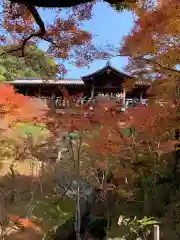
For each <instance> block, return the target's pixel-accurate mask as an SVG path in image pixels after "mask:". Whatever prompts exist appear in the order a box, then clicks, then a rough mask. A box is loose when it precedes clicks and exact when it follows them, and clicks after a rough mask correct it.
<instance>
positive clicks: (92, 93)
mask: <svg viewBox="0 0 180 240" xmlns="http://www.w3.org/2000/svg"><path fill="white" fill-rule="evenodd" d="M93 98H94V85H92V86H91V99H93Z"/></svg>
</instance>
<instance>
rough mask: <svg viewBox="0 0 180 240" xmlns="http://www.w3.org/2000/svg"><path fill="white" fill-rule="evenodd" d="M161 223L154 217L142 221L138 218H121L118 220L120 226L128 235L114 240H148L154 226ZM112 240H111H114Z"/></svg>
mask: <svg viewBox="0 0 180 240" xmlns="http://www.w3.org/2000/svg"><path fill="white" fill-rule="evenodd" d="M158 223H159V222H158V221H156V220H155V219H154V218H153V217H151V218H147V217H144V218H143V219H141V220H138V219H137V217H134V219H131V218H126V217H124V216H120V217H119V220H118V225H119V226H120V227H121V226H124V228H125V229H126V231H127V233H126V234H125V235H124V236H121V237H118V238H116V239H114V238H113V239H114V240H126V239H136V240H141V239H144V240H146V239H147V238H148V236H149V235H150V233H151V230H152V229H151V228H152V226H153V225H156V224H158ZM113 239H112V238H110V239H109V240H113Z"/></svg>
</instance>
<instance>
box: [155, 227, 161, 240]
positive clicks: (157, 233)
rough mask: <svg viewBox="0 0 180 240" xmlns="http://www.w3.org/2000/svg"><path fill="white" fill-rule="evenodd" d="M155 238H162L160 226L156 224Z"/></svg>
mask: <svg viewBox="0 0 180 240" xmlns="http://www.w3.org/2000/svg"><path fill="white" fill-rule="evenodd" d="M154 240H160V228H159V226H158V225H154Z"/></svg>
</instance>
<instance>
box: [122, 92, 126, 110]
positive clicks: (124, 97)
mask: <svg viewBox="0 0 180 240" xmlns="http://www.w3.org/2000/svg"><path fill="white" fill-rule="evenodd" d="M123 106H124V107H125V106H126V89H125V88H124V89H123Z"/></svg>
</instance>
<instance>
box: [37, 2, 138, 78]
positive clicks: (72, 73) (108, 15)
mask: <svg viewBox="0 0 180 240" xmlns="http://www.w3.org/2000/svg"><path fill="white" fill-rule="evenodd" d="M47 16H48V20H50V19H51V17H53V14H52V13H51V12H49V11H48V14H44V17H43V18H45V20H47ZM132 27H133V15H132V13H131V12H127V11H124V12H122V13H119V12H117V11H115V10H114V9H112V8H111V7H110V6H109V5H108V4H107V3H102V2H99V3H97V4H96V5H95V6H94V8H93V17H92V19H90V20H89V21H86V22H85V23H84V24H83V25H82V28H83V29H85V30H87V31H89V32H91V33H92V34H93V36H94V37H93V42H94V44H97V45H103V44H104V45H106V44H112V45H114V46H116V47H118V46H119V44H120V40H121V39H122V38H123V36H124V35H127V34H128V33H129V32H130V31H131V29H132ZM40 47H41V48H42V49H44V50H46V49H47V45H46V43H41V44H40ZM127 62H128V61H127V58H126V57H116V58H114V59H112V60H111V64H112V65H113V66H114V67H116V68H117V69H119V70H121V71H123V68H124V66H125V65H126V64H127ZM105 64H106V61H102V60H98V61H94V62H93V63H92V64H90V66H89V67H86V68H77V67H75V66H73V65H70V64H68V63H67V62H66V63H65V66H66V68H67V70H68V74H67V75H66V76H65V78H74V79H77V78H79V77H80V76H84V75H86V74H89V73H91V72H94V71H96V70H98V69H99V68H101V67H103V66H104V65H105Z"/></svg>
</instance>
